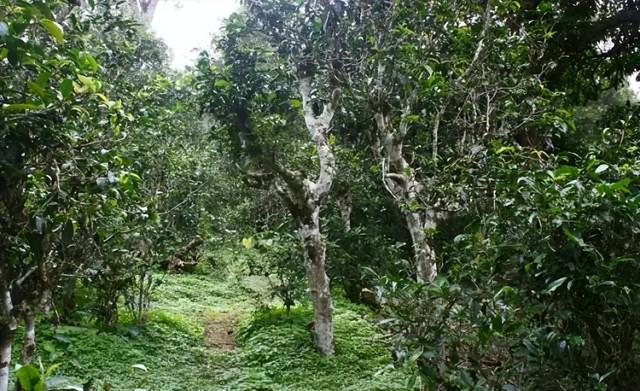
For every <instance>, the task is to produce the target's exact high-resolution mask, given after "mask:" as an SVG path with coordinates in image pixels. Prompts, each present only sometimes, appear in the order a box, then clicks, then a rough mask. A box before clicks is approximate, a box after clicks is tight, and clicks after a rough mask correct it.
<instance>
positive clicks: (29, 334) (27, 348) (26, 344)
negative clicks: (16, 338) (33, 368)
mask: <svg viewBox="0 0 640 391" xmlns="http://www.w3.org/2000/svg"><path fill="white" fill-rule="evenodd" d="M35 352H36V317H35V314H34V313H33V311H31V310H30V309H27V310H25V313H24V340H23V344H22V352H21V355H20V363H21V364H22V365H29V364H31V362H33V356H34V355H35Z"/></svg>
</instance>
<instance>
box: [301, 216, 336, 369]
mask: <svg viewBox="0 0 640 391" xmlns="http://www.w3.org/2000/svg"><path fill="white" fill-rule="evenodd" d="M319 214H320V207H319V206H318V207H316V208H315V209H314V210H313V213H312V215H311V216H310V218H308V219H304V220H301V223H300V230H299V233H300V238H301V239H302V243H303V246H304V254H305V258H306V262H307V274H308V278H309V291H310V292H311V298H312V300H313V318H314V340H315V344H316V348H317V349H318V351H319V352H320V353H322V354H324V355H327V356H330V355H333V354H334V350H333V315H332V311H333V308H332V302H331V290H330V283H329V277H328V276H327V273H326V271H325V256H326V246H325V243H324V240H323V239H322V234H321V233H320V217H319Z"/></svg>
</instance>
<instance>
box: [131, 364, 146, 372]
mask: <svg viewBox="0 0 640 391" xmlns="http://www.w3.org/2000/svg"><path fill="white" fill-rule="evenodd" d="M131 368H133V369H139V370H141V371H145V372H149V369H148V368H147V367H146V366H144V365H143V364H134V365H132V366H131Z"/></svg>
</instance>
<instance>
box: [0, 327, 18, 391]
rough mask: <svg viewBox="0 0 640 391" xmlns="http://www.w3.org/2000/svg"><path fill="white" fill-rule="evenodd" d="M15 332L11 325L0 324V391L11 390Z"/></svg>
mask: <svg viewBox="0 0 640 391" xmlns="http://www.w3.org/2000/svg"><path fill="white" fill-rule="evenodd" d="M14 333H15V330H11V327H10V326H9V325H0V391H8V390H9V367H10V365H11V345H12V343H13V336H14Z"/></svg>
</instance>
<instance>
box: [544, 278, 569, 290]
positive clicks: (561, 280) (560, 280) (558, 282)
mask: <svg viewBox="0 0 640 391" xmlns="http://www.w3.org/2000/svg"><path fill="white" fill-rule="evenodd" d="M565 281H567V277H562V278H558V279H557V280H555V281H553V282H551V283H550V284H549V285H547V287H546V288H545V290H544V293H546V294H550V293H553V292H554V291H556V290H557V289H558V288H560V287H561V286H562V284H564V282H565Z"/></svg>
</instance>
